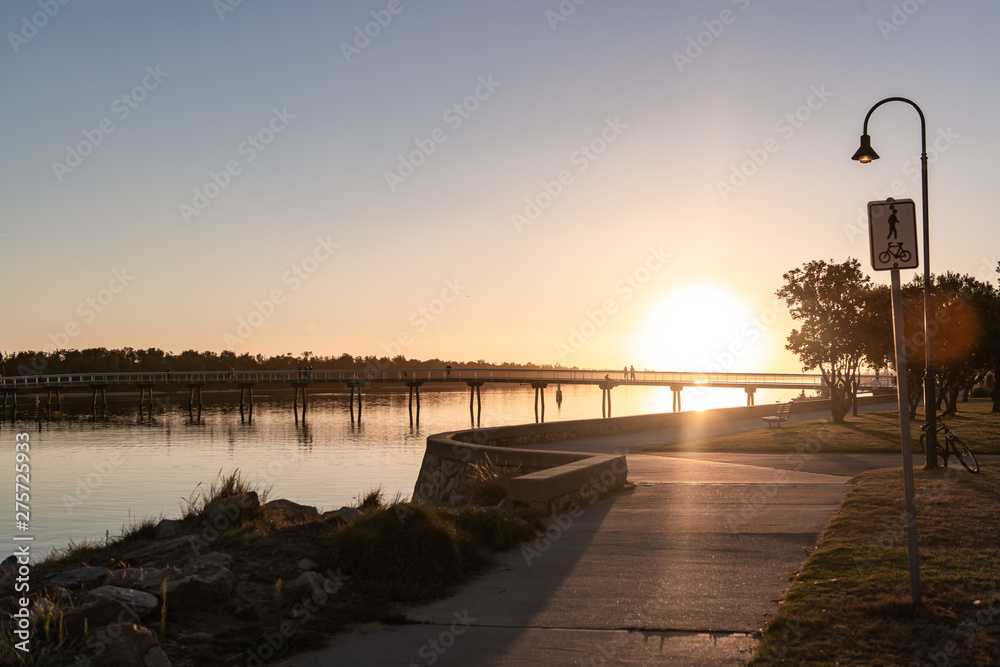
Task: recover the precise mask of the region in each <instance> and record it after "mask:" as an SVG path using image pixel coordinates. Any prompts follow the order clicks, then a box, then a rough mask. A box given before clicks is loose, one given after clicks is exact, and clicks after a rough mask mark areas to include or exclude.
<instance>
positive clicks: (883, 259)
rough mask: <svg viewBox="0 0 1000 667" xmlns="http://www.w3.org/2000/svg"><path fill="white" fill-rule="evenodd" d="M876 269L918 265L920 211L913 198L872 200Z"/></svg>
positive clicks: (870, 225)
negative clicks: (918, 222) (918, 218)
mask: <svg viewBox="0 0 1000 667" xmlns="http://www.w3.org/2000/svg"><path fill="white" fill-rule="evenodd" d="M868 237H869V240H870V241H871V260H872V268H873V269H875V270H876V271H891V270H894V269H895V270H899V269H915V268H917V254H918V253H917V211H916V206H914V204H913V200H912V199H886V200H885V201H870V202H868Z"/></svg>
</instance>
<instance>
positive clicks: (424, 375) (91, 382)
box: [0, 368, 895, 420]
mask: <svg viewBox="0 0 1000 667" xmlns="http://www.w3.org/2000/svg"><path fill="white" fill-rule="evenodd" d="M857 380H858V382H859V387H860V391H867V392H873V391H876V390H878V389H886V390H889V389H893V388H894V387H895V385H894V384H893V383H892V381H891V378H887V377H884V376H876V375H860V376H858V378H857ZM426 383H465V384H466V385H468V387H469V389H470V394H469V411H470V412H472V411H473V408H474V405H476V404H478V408H479V412H481V411H482V396H481V393H480V388H481V387H482V386H483V385H484V384H486V383H506V384H523V385H530V386H531V387H532V389H534V391H535V415H536V418H537V417H538V414H539V406H540V407H541V417H542V419H543V420H544V415H545V389H546V388H547V387H548V386H549V385H551V384H555V385H556V386H557V387H560V386H561V385H563V384H567V385H570V384H589V385H596V386H598V387H599V388H600V389H601V391H602V397H601V412H602V414H603V415H604V416H607V417H610V416H611V390H612V389H614V388H615V387H618V386H621V385H630V386H640V387H670V389H671V390H672V391H673V410H674V411H679V410H681V392H682V391H683V390H684V388H685V387H723V388H730V389H731V388H737V389H743V390H744V391H745V392H746V395H747V405H748V406H750V405H754V394H755V393H756V391H757V390H758V389H799V390H802V391H806V390H821V389H823V388H824V387H825V385H824V384H823V376H822V375H820V374H799V373H697V372H659V371H634V372H628V371H622V370H569V369H500V368H412V369H386V370H382V369H346V370H311V369H308V370H287V371H238V370H229V371H193V372H192V371H165V372H127V373H68V374H61V375H21V376H14V377H4V378H2V381H0V391H2V392H3V397H4V414H6V409H7V405H8V398H12V399H13V404H14V410H15V411H16V409H17V394H18V392H23V393H34V394H38V393H47V394H48V399H47V401H46V406H48V405H50V404H51V402H52V397H53V395H54V396H55V399H56V406H57V409H58V407H59V405H60V397H61V394H60V392H61V391H64V390H88V389H89V390H90V391H91V392H92V394H93V407H94V409H95V410H96V408H97V397H98V395H99V394H100V396H101V397H102V401H103V405H104V406H105V407H106V406H107V389H108V387H136V388H138V389H139V392H140V393H139V405H140V408H141V407H142V406H143V405H144V402H145V400H146V395H147V394H148V396H149V404H150V408H152V402H153V389H154V387H157V386H161V387H169V386H174V387H185V388H187V389H189V390H190V393H189V399H188V408H189V409H193V407H194V406H196V405H197V407H198V408H199V409H200V408H201V405H202V396H201V390H202V388H203V387H206V386H224V387H232V388H239V389H240V411H241V413H242V411H243V409H244V405H246V404H249V409H250V410H251V411H252V410H253V390H254V387H256V386H258V385H265V386H272V385H287V386H291V387H292V388H293V389H294V390H295V397H294V399H293V405H294V407H295V409H296V410H298V401H299V397H300V396H301V398H302V405H303V410H304V409H305V406H306V400H307V399H306V389H307V388H308V387H309V386H310V385H344V386H346V387H348V388H350V390H351V397H350V406H351V415H352V417H353V414H354V395H355V392H357V395H358V416H359V417H360V414H361V400H362V399H361V389H362V388H363V387H365V386H367V385H369V384H371V385H379V384H383V385H384V384H402V385H404V386H406V387H408V388H409V391H410V414H411V417H412V414H413V401H414V397H416V406H417V414H418V418H419V413H420V387H421V386H422V385H423V384H426ZM556 397H557V400H558V399H559V398H560V397H561V391H557V394H556ZM196 401H197V402H196ZM605 406H606V407H605Z"/></svg>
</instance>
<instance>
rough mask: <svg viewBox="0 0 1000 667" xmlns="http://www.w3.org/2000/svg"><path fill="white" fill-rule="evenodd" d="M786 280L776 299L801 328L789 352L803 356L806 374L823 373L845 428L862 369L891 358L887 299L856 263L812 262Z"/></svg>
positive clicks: (834, 413) (836, 418) (833, 412)
mask: <svg viewBox="0 0 1000 667" xmlns="http://www.w3.org/2000/svg"><path fill="white" fill-rule="evenodd" d="M782 277H783V278H784V280H785V285H784V287H782V288H781V289H779V290H778V291H777V292H776V294H777V296H778V298H781V299H784V301H785V303H786V304H787V305H788V310H789V312H790V314H791V315H792V317H793V318H794V319H795V320H797V321H799V322H801V327H800V328H798V329H792V332H791V333H790V334H789V335H788V344H787V345H785V349H787V350H790V351H792V352H794V353H795V354H797V355H798V356H799V359H800V360H801V362H802V370H803V371H810V370H815V369H817V368H818V369H819V371H820V373H821V374H822V375H823V383H824V384H825V385H826V386H827V388H828V389H829V392H830V398H831V408H830V411H831V415H832V417H833V421H834V422H835V423H840V422H843V421H844V416H845V415H846V414H847V411H848V410H849V409H850V408H851V404H852V403H853V401H854V398H855V396H856V394H857V384H856V379H857V376H858V369H859V367H860V366H861V363H862V362H866V363H868V364H869V365H872V366H876V367H877V366H879V365H880V364H881V363H882V362H883V361H884V359H885V356H886V350H887V348H886V345H885V337H886V331H885V317H884V315H883V316H881V317H880V314H879V312H878V304H879V303H880V302H881V301H884V294H883V293H882V292H881V291H879V290H876V289H875V288H873V286H872V284H871V279H870V278H869V277H868V276H866V275H864V274H863V273H862V272H861V264H860V263H859V262H858V260H856V259H853V258H848V259H847V261H845V262H843V263H842V264H835V263H833V260H830V262H829V263H828V262H825V261H823V260H817V261H812V262H807V263H806V264H804V265H803V267H802V268H799V269H793V270H791V271H789V272H788V273H786V274H785V275H784V276H782ZM890 326H891V324H890ZM890 331H891V329H890ZM890 339H891V336H890Z"/></svg>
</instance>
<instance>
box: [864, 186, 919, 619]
mask: <svg viewBox="0 0 1000 667" xmlns="http://www.w3.org/2000/svg"><path fill="white" fill-rule="evenodd" d="M868 235H869V241H870V242H871V260H872V268H873V269H874V270H876V271H890V272H891V274H892V331H893V336H894V338H895V347H896V399H897V402H898V404H899V436H900V441H901V443H902V448H903V487H904V491H905V493H906V541H907V545H908V551H909V557H910V595H911V596H912V597H913V602H914V603H915V604H920V564H919V561H918V559H917V506H916V502H915V501H914V498H913V496H914V483H913V447H912V443H911V442H910V403H909V395H910V392H909V387H908V386H907V377H906V370H907V369H906V347H905V346H906V341H905V338H904V336H903V289H902V287H901V286H900V283H899V270H900V269H915V268H917V216H916V212H915V207H914V205H913V200H912V199H901V200H898V201H897V200H894V199H887V200H885V201H873V202H868Z"/></svg>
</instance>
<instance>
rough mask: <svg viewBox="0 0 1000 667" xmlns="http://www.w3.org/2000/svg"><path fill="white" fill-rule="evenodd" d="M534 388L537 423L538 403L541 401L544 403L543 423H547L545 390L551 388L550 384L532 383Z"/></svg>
mask: <svg viewBox="0 0 1000 667" xmlns="http://www.w3.org/2000/svg"><path fill="white" fill-rule="evenodd" d="M531 386H532V388H533V389H534V390H535V421H536V422H538V421H539V419H538V402H539V399H541V403H542V418H541V421H542V423H544V422H545V388H546V387H548V386H549V383H548V382H532V383H531Z"/></svg>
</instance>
